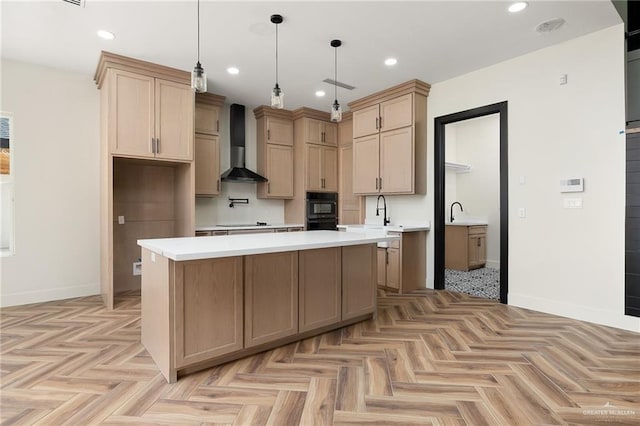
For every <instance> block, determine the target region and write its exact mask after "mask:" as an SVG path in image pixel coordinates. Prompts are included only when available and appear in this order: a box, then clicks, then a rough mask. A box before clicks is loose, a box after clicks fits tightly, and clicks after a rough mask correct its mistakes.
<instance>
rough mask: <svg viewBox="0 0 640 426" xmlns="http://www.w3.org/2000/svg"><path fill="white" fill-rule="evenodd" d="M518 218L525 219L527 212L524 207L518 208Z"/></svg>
mask: <svg viewBox="0 0 640 426" xmlns="http://www.w3.org/2000/svg"><path fill="white" fill-rule="evenodd" d="M518 217H519V218H525V217H527V210H526V209H525V208H524V207H518Z"/></svg>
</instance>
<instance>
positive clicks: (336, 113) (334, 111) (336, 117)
mask: <svg viewBox="0 0 640 426" xmlns="http://www.w3.org/2000/svg"><path fill="white" fill-rule="evenodd" d="M340 46H342V42H341V41H340V40H331V47H333V48H334V52H335V57H334V64H333V65H334V76H333V93H334V95H335V97H334V101H333V105H331V121H335V122H339V121H342V107H341V106H340V104H339V103H338V47H340Z"/></svg>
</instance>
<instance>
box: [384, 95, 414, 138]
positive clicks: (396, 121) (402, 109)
mask: <svg viewBox="0 0 640 426" xmlns="http://www.w3.org/2000/svg"><path fill="white" fill-rule="evenodd" d="M380 117H382V118H381V122H380V131H381V132H387V131H389V130H394V129H399V128H401V127H407V126H411V125H412V124H413V94H411V93H409V94H407V95H403V96H400V97H397V98H395V99H391V100H388V101H385V102H382V103H381V104H380Z"/></svg>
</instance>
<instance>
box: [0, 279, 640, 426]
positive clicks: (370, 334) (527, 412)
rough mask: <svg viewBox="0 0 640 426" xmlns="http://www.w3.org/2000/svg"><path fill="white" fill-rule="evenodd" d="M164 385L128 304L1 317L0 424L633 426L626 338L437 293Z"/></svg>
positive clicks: (13, 311) (636, 361)
mask: <svg viewBox="0 0 640 426" xmlns="http://www.w3.org/2000/svg"><path fill="white" fill-rule="evenodd" d="M378 307H379V308H378V316H377V318H376V319H375V320H371V321H367V322H363V323H359V324H356V325H353V326H350V327H346V328H344V329H341V330H338V331H334V332H330V333H326V334H323V335H319V336H316V337H313V338H309V339H307V340H304V341H301V342H297V343H292V344H290V345H287V346H284V347H281V348H277V349H275V350H271V351H267V352H264V353H260V354H257V355H255V356H252V357H248V358H245V359H242V360H238V361H235V362H231V363H228V364H225V365H221V366H218V367H214V368H211V369H208V370H204V371H201V372H197V373H194V374H191V375H189V376H185V377H182V378H180V380H179V381H178V382H177V383H175V384H172V385H169V384H167V383H166V382H165V380H164V378H163V377H162V376H161V374H160V373H159V371H158V369H157V368H156V366H155V364H154V363H153V361H152V360H151V358H150V357H149V356H148V354H147V353H146V351H145V349H144V348H143V347H142V345H141V343H140V296H139V295H137V294H128V295H124V296H122V297H121V298H120V300H119V301H118V303H117V308H116V309H115V310H113V311H107V310H105V309H104V308H103V307H102V303H101V301H100V298H99V297H87V298H79V299H72V300H66V301H59V302H49V303H42V304H35V305H29V306H21V307H13V308H5V309H2V310H1V311H0V312H1V315H0V318H1V328H0V344H1V360H0V367H1V371H0V374H1V388H0V389H1V390H0V409H1V414H0V420H1V422H2V424H36V425H57V424H70V425H85V424H121V423H135V424H154V425H156V424H233V425H262V424H267V425H297V424H302V425H328V424H356V423H357V424H384V425H393V424H398V425H409V424H433V425H461V424H470V425H483V424H486V425H527V424H545V425H556V424H607V425H611V424H629V425H632V424H633V425H637V424H640V335H639V334H635V333H631V332H626V331H622V330H617V329H613V328H608V327H603V326H598V325H593V324H589V323H585V322H580V321H575V320H570V319H566V318H561V317H557V316H553V315H547V314H543V313H538V312H534V311H529V310H525V309H519V308H513V307H509V306H505V305H501V304H499V303H497V302H493V301H488V300H483V299H478V298H474V297H470V296H466V295H462V294H456V293H450V292H447V291H440V292H435V291H432V290H425V291H422V292H419V293H415V294H412V295H402V296H397V295H385V294H384V293H380V295H379V299H378Z"/></svg>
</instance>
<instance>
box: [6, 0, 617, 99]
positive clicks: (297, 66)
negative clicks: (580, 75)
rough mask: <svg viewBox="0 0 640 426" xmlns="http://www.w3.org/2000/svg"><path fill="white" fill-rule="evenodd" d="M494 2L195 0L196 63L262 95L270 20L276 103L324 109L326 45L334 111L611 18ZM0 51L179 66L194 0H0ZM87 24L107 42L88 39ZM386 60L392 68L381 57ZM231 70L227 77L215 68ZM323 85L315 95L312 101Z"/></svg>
mask: <svg viewBox="0 0 640 426" xmlns="http://www.w3.org/2000/svg"><path fill="white" fill-rule="evenodd" d="M509 4H510V3H509V2H501V1H467V2H463V1H410V2H400V1H385V2H381V1H377V2H365V1H339V2H326V1H325V2H314V1H297V2H293V1H288V2H266V1H257V2H255V1H254V2H245V1H231V2H221V1H209V0H202V2H201V4H200V14H201V17H200V19H201V29H200V32H201V52H200V62H201V63H202V66H203V67H204V69H205V71H206V72H207V75H208V83H209V92H213V93H217V94H221V95H225V96H226V97H227V101H229V102H235V103H241V104H245V105H248V106H256V105H260V104H266V103H268V102H269V95H270V91H271V88H272V87H273V85H274V82H275V59H274V54H275V53H274V46H275V39H274V34H275V28H274V27H275V26H274V24H272V23H270V21H269V17H270V15H271V14H274V13H279V14H281V15H283V17H284V22H283V23H282V24H281V25H280V26H279V29H278V31H279V38H280V47H279V64H280V65H279V82H280V86H281V87H282V89H283V91H284V93H285V107H286V108H287V109H294V108H297V107H300V106H308V107H311V108H317V109H321V110H327V111H328V110H329V108H330V105H331V103H332V102H333V86H331V85H329V84H327V83H323V82H322V80H323V79H325V78H333V72H334V64H333V60H334V50H333V48H332V47H330V45H329V42H330V40H331V39H334V38H338V39H341V40H342V41H343V45H342V47H340V48H339V49H338V80H339V81H342V82H344V83H347V84H350V85H353V86H356V89H355V90H353V91H347V90H344V89H338V100H339V101H340V103H341V104H342V105H343V106H344V109H348V108H346V104H347V103H348V102H350V101H352V100H355V99H358V98H361V97H363V96H366V95H368V94H370V93H373V92H375V91H378V90H382V89H384V88H386V87H389V86H392V85H395V84H399V83H402V82H404V81H407V80H410V79H413V78H418V79H420V80H423V81H426V82H427V83H436V82H439V81H443V80H447V79H450V78H452V77H455V76H458V75H461V74H465V73H468V72H470V71H473V70H476V69H480V68H483V67H486V66H488V65H491V64H494V63H497V62H501V61H504V60H507V59H509V58H513V57H516V56H520V55H523V54H525V53H528V52H531V51H534V50H537V49H541V48H544V47H546V46H550V45H552V44H556V43H561V42H563V41H566V40H569V39H572V38H575V37H578V36H581V35H583V34H587V33H590V32H593V31H597V30H599V29H603V28H606V27H609V26H612V25H615V24H618V23H620V22H622V21H621V19H620V17H619V16H618V14H617V13H616V11H615V9H614V7H613V5H612V4H611V2H610V1H609V0H601V1H564V2H559V1H529V7H528V8H527V9H525V10H524V11H522V12H519V13H516V14H511V13H509V12H507V6H508V5H509ZM0 8H1V9H0V15H1V36H2V45H1V48H2V50H1V54H2V57H3V58H10V59H15V60H20V61H25V62H31V63H37V64H42V65H46V66H51V67H55V68H62V69H68V70H72V71H76V72H79V73H84V74H87V75H91V76H93V72H94V71H95V67H96V64H97V62H98V57H99V55H100V51H101V50H108V51H111V52H114V53H118V54H121V55H125V56H131V57H134V58H138V59H143V60H146V61H150V62H155V63H158V64H163V65H168V66H171V67H176V68H180V69H184V70H189V71H190V70H191V69H192V68H193V66H194V65H195V62H196V40H197V37H196V34H197V33H196V2H195V1H193V0H191V1H186V0H183V1H140V2H133V1H98V0H85V1H84V7H78V6H74V5H71V4H68V3H65V2H63V1H62V0H49V1H44V2H35V1H28V0H22V1H7V0H2V3H1V5H0ZM559 17H561V18H564V19H565V20H566V24H565V25H564V26H563V27H562V28H560V29H559V30H557V31H555V32H551V33H546V34H539V33H536V31H535V27H536V26H537V25H538V24H540V23H542V22H544V21H547V20H550V19H553V18H559ZM99 29H105V30H109V31H111V32H113V33H115V35H116V38H115V40H111V41H106V40H102V39H100V38H98V37H97V36H96V31H97V30H99ZM387 57H395V58H397V60H398V63H397V65H395V66H394V67H388V66H386V65H384V63H383V61H384V59H385V58H387ZM230 66H235V67H238V68H239V69H240V73H239V74H238V75H230V74H228V73H227V72H226V69H227V67H230ZM320 89H322V90H324V91H326V93H327V95H326V96H325V97H324V98H317V97H316V96H315V91H316V90H320Z"/></svg>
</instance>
